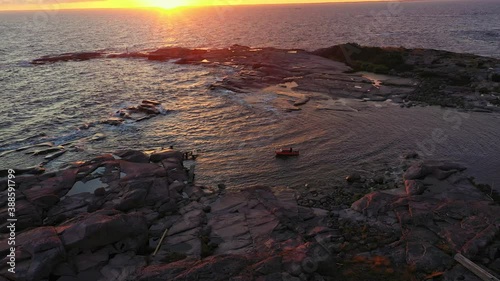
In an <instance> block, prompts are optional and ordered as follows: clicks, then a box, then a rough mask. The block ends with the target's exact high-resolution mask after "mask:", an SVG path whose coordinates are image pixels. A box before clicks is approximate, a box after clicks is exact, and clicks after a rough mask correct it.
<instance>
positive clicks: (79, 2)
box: [0, 0, 401, 12]
mask: <svg viewBox="0 0 500 281" xmlns="http://www.w3.org/2000/svg"><path fill="white" fill-rule="evenodd" d="M360 1H361V2H364V1H375V2H378V1H383V2H385V1H401V0H48V1H38V3H35V2H36V1H23V0H11V1H10V2H9V1H7V2H8V3H2V1H1V0H0V11H16V10H40V11H49V12H56V11H58V10H63V9H112V8H119V9H135V8H158V9H163V10H171V9H176V8H182V7H193V6H234V5H262V4H300V3H303V4H307V3H335V2H360Z"/></svg>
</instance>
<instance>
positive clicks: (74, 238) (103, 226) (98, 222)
mask: <svg viewBox="0 0 500 281" xmlns="http://www.w3.org/2000/svg"><path fill="white" fill-rule="evenodd" d="M64 228H65V229H64V230H63V231H62V234H61V240H62V241H63V243H64V245H65V246H66V247H67V248H79V249H86V250H92V249H95V248H98V247H100V246H104V245H107V244H112V243H117V242H120V241H122V240H123V241H126V240H127V239H129V238H131V239H132V240H134V241H136V242H137V243H135V244H136V246H137V247H139V246H140V245H145V244H146V243H147V239H148V226H147V224H146V219H145V218H143V217H141V216H139V215H136V214H129V215H124V214H120V213H117V212H110V213H106V212H104V211H100V212H96V213H92V214H89V215H85V216H84V217H83V218H81V219H80V220H76V221H73V222H71V223H70V224H69V225H66V226H64ZM127 244H130V243H127ZM122 250H125V249H122ZM131 250H136V249H131Z"/></svg>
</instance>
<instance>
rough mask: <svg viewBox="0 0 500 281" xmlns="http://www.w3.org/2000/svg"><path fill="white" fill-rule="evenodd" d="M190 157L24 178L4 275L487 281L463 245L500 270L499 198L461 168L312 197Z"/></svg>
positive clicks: (88, 164)
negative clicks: (200, 165) (196, 173)
mask: <svg viewBox="0 0 500 281" xmlns="http://www.w3.org/2000/svg"><path fill="white" fill-rule="evenodd" d="M184 157H185V155H184V154H183V153H181V152H178V151H174V150H164V151H156V152H153V153H144V152H141V151H132V150H130V151H117V152H115V153H113V154H105V155H102V156H100V157H97V158H95V159H91V160H87V161H80V162H75V163H70V164H68V165H67V167H66V168H64V169H62V170H60V171H57V172H52V173H46V174H43V175H26V176H19V177H17V178H16V182H17V202H16V207H17V218H18V221H17V225H16V231H17V244H16V252H15V253H16V257H17V260H16V273H15V274H11V273H9V272H7V270H6V266H7V260H6V259H3V260H2V265H1V267H2V270H1V273H0V280H60V281H63V280H123V281H125V280H207V281H208V280H210V281H213V280H221V281H222V280H450V281H451V280H480V279H478V278H477V277H476V276H474V274H473V273H471V272H470V271H468V270H467V269H465V268H464V267H462V266H461V265H459V264H458V263H457V262H456V261H454V259H453V256H454V255H455V254H456V253H461V254H463V255H464V256H466V257H468V258H470V259H472V260H473V261H475V262H477V263H478V264H481V265H482V266H484V267H485V268H489V270H490V271H491V272H494V273H496V274H500V272H499V271H498V269H499V268H500V266H499V265H500V241H499V239H498V238H499V234H500V233H499V226H500V218H499V217H498V212H500V206H499V205H498V196H497V195H496V194H495V195H493V194H492V195H491V196H490V194H488V192H487V190H486V189H485V188H484V187H483V188H480V187H479V186H478V185H477V184H475V183H474V182H473V180H471V179H470V178H468V177H467V174H466V171H464V168H463V167H462V166H461V165H458V164H455V163H446V162H428V161H421V160H418V158H413V157H416V155H409V156H408V157H407V158H408V159H407V160H406V161H408V165H409V168H408V169H407V170H406V172H405V173H404V175H403V180H404V186H401V187H398V188H394V186H391V185H390V184H389V179H386V178H378V179H363V178H361V177H360V176H358V175H355V174H354V175H350V176H349V177H348V178H347V181H346V186H345V187H344V188H343V189H345V190H343V191H340V192H339V191H315V190H310V191H309V192H308V193H307V194H305V195H304V194H300V192H298V191H295V190H290V189H287V188H267V187H255V188H251V189H245V190H241V191H236V190H226V189H225V187H224V186H223V185H220V186H218V187H203V186H197V185H195V184H190V183H189V182H190V181H189V172H188V170H187V169H186V168H185V167H184V165H183V161H184ZM366 186H372V187H373V186H378V187H377V188H375V189H373V188H372V189H370V188H366ZM0 187H1V190H3V191H2V193H1V194H2V198H4V200H2V202H3V206H2V210H1V211H0V216H1V217H2V221H6V219H7V213H8V212H7V206H6V202H7V200H6V196H7V191H6V190H7V181H6V180H3V181H2V182H1V183H0ZM353 189H354V190H358V192H361V193H360V195H359V196H360V198H359V199H357V200H356V195H354V194H351V191H350V190H353ZM359 190H362V191H359ZM372 190H375V191H372ZM332 199H333V201H330V200H332ZM335 202H337V203H335ZM345 205H347V207H345ZM349 205H350V206H349ZM1 229H2V230H1V231H2V234H1V237H2V242H1V243H0V245H1V246H0V252H1V254H2V256H7V255H8V254H9V246H8V244H7V240H6V239H7V238H8V234H7V233H5V232H6V231H7V228H6V227H5V226H3V227H2V228H1Z"/></svg>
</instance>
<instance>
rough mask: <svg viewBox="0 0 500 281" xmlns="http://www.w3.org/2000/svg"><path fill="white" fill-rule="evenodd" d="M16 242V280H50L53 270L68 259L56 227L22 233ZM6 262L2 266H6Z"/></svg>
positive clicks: (40, 228)
mask: <svg viewBox="0 0 500 281" xmlns="http://www.w3.org/2000/svg"><path fill="white" fill-rule="evenodd" d="M16 242H17V247H18V248H17V252H16V258H17V260H16V273H15V276H12V277H14V279H15V280H30V281H31V280H35V281H36V280H43V279H45V278H48V277H49V275H50V274H51V272H52V270H53V269H54V268H55V267H56V266H57V265H58V264H59V263H60V262H62V261H64V260H65V259H66V251H65V249H64V246H63V244H62V242H61V240H60V239H59V236H58V235H57V232H56V230H55V229H54V227H39V228H35V229H33V230H30V231H27V232H24V233H21V234H19V235H18V236H17V239H16ZM5 244H7V243H5ZM2 245H3V243H2ZM4 261H5V260H4ZM4 261H2V264H6V261H5V263H4Z"/></svg>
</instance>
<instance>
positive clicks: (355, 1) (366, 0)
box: [0, 0, 452, 13]
mask: <svg viewBox="0 0 500 281" xmlns="http://www.w3.org/2000/svg"><path fill="white" fill-rule="evenodd" d="M447 1H452V0H340V1H321V2H313V3H310V2H304V3H256V4H232V5H231V4H229V5H188V6H178V7H175V8H162V7H155V6H137V7H95V8H92V7H90V8H64V7H63V8H57V9H52V10H51V11H57V10H60V11H62V10H64V11H86V10H89V11H92V10H94V11H95V10H135V9H141V10H181V9H191V8H210V7H245V6H293V5H328V4H358V3H380V2H447ZM48 10H49V9H43V8H34V9H22V8H21V9H5V10H2V9H0V13H1V12H46V11H48Z"/></svg>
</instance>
